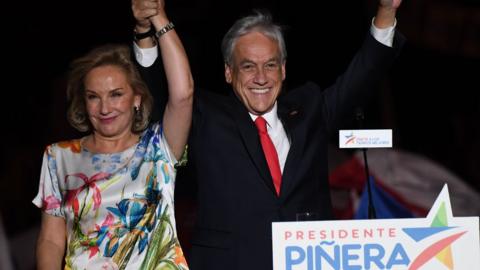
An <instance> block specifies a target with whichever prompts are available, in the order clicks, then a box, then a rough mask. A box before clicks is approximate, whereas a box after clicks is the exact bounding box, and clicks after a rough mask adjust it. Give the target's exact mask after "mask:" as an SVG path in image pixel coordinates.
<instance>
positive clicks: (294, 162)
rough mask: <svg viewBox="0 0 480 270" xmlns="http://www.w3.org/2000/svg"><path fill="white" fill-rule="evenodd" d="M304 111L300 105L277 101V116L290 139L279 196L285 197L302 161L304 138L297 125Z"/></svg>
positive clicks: (292, 184) (293, 182)
mask: <svg viewBox="0 0 480 270" xmlns="http://www.w3.org/2000/svg"><path fill="white" fill-rule="evenodd" d="M303 114H304V112H303V111H302V110H301V109H300V106H296V105H291V104H284V103H282V102H280V101H279V102H278V117H279V118H280V120H281V121H282V124H283V128H284V129H285V132H286V133H287V136H288V139H289V141H290V150H289V151H288V155H287V160H286V162H285V167H284V168H283V174H282V186H281V192H280V196H281V197H283V198H285V196H286V195H288V193H289V191H290V190H291V189H292V187H293V186H294V184H295V179H296V177H295V176H296V174H297V173H298V171H299V169H300V165H301V161H302V153H303V151H302V149H304V145H305V140H304V139H302V138H303V136H301V134H300V131H299V129H298V128H297V126H298V125H299V124H300V122H301V119H302V118H303V117H304V115H303Z"/></svg>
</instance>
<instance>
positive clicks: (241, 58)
mask: <svg viewBox="0 0 480 270" xmlns="http://www.w3.org/2000/svg"><path fill="white" fill-rule="evenodd" d="M154 2H155V1H151V0H134V4H133V5H132V7H133V10H134V14H135V17H136V19H137V25H138V23H143V24H144V25H148V19H147V18H148V16H147V14H152V13H155V12H154V10H153V9H155V8H154V7H153V6H155V5H154V4H152V3H154ZM400 2H401V0H381V1H380V3H379V8H378V11H377V14H376V17H375V19H374V21H373V25H372V30H371V32H372V34H369V35H368V36H367V37H366V40H365V42H364V44H363V45H362V47H361V49H360V50H359V51H358V53H357V54H356V55H355V57H354V59H353V60H352V62H351V63H350V65H349V67H348V68H347V70H346V72H345V73H344V74H342V75H341V76H340V77H339V78H338V80H337V81H336V83H335V84H334V85H333V86H331V87H329V88H327V89H325V90H324V91H321V90H320V89H319V87H318V86H317V85H315V84H313V83H306V84H304V85H303V86H300V87H299V88H297V89H293V90H291V91H288V92H286V93H284V94H283V95H280V92H281V89H282V83H283V80H284V79H285V76H286V70H285V64H286V49H285V44H284V40H283V36H282V33H281V31H280V28H279V27H278V26H277V25H275V24H273V23H272V22H271V20H270V18H269V17H268V16H265V15H264V14H255V15H252V16H248V17H245V18H242V19H240V20H238V21H237V22H236V23H235V24H234V25H233V26H232V27H231V28H230V30H229V31H228V32H227V34H226V35H225V37H224V39H223V42H222V52H223V56H224V61H225V79H226V81H227V82H228V83H229V84H231V85H232V88H233V93H232V94H231V95H230V96H220V95H216V94H214V93H209V92H206V91H196V94H197V95H196V97H195V101H194V112H193V124H192V130H191V133H190V139H189V158H188V162H189V166H190V167H191V169H192V170H193V171H194V175H195V177H196V179H197V182H198V201H197V202H198V212H197V220H196V226H195V231H194V236H193V239H192V249H191V251H190V252H191V253H190V257H189V258H188V263H189V265H190V267H191V269H193V270H197V269H208V270H212V269H213V270H215V269H222V270H224V269H239V270H240V269H242V270H243V269H259V270H264V269H272V242H271V224H272V222H275V221H291V220H296V217H297V215H298V214H300V215H301V214H303V213H307V212H308V213H313V214H314V215H315V217H316V218H317V219H321V220H322V219H331V218H332V213H331V203H330V195H329V186H328V179H327V142H328V134H329V132H335V131H336V129H335V127H336V125H337V123H338V121H339V119H341V118H342V117H343V116H345V115H348V114H350V113H351V112H352V111H353V108H355V107H356V105H357V104H356V103H357V101H359V100H361V97H363V96H366V95H367V94H368V93H369V92H370V91H371V89H373V88H374V87H375V84H376V83H377V82H378V81H379V80H380V79H381V78H382V76H383V75H384V74H385V71H386V69H387V68H388V67H389V66H390V64H391V63H392V61H393V59H394V58H395V55H396V54H397V53H398V49H399V47H400V46H401V43H402V42H403V40H402V38H401V37H400V36H399V35H398V34H397V35H394V29H393V26H394V24H395V13H396V9H397V8H398V7H399V5H400ZM147 3H148V4H147ZM152 7H153V8H152ZM147 11H148V12H147ZM143 30H144V31H145V30H148V27H144V29H143ZM373 35H374V36H375V37H373ZM379 41H380V42H379ZM148 42H149V41H142V42H139V43H138V44H137V45H138V46H140V47H149V46H150V47H151V45H153V44H147V43H148ZM382 43H383V44H382ZM392 45H393V47H392ZM136 49H137V53H136V57H137V60H139V62H140V64H142V65H144V66H148V65H149V64H150V63H151V62H152V61H151V59H152V56H151V55H150V56H149V54H150V53H152V49H147V51H145V50H139V48H138V47H136ZM153 55H154V56H153V59H155V57H156V56H155V53H153ZM147 62H150V63H147ZM150 69H152V68H146V69H144V74H145V78H147V80H148V78H151V77H149V72H150ZM260 116H261V117H262V118H263V119H264V120H266V129H267V132H265V131H264V130H261V129H262V127H261V122H262V121H263V120H257V119H258V118H259V117H260ZM263 125H264V126H263V128H265V123H263ZM256 126H258V130H257V127H256ZM267 133H268V135H267ZM272 144H273V146H274V147H275V148H274V150H273V152H275V153H274V154H272V151H271V148H270V147H271V145H272ZM269 145H270V146H269ZM180 226H181V225H180Z"/></svg>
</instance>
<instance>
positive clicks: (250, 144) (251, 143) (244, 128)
mask: <svg viewBox="0 0 480 270" xmlns="http://www.w3.org/2000/svg"><path fill="white" fill-rule="evenodd" d="M231 99H233V100H234V101H233V104H234V106H232V108H233V115H232V118H233V119H234V121H235V122H236V124H237V127H238V130H239V132H240V137H241V138H242V141H243V143H244V145H245V148H246V149H247V152H248V153H249V155H250V157H251V159H252V161H253V163H254V164H255V167H256V168H257V170H258V172H259V174H260V175H261V178H262V180H263V182H264V183H265V184H266V185H267V187H268V188H269V189H270V190H271V191H272V193H274V194H276V193H275V187H274V186H273V180H272V176H271V175H270V171H269V170H268V165H267V161H266V160H265V156H264V154H263V150H262V145H261V144H260V139H259V137H258V132H257V128H256V127H255V124H254V123H253V121H252V118H251V117H250V115H249V114H248V111H247V110H246V109H245V107H244V105H243V104H242V103H241V102H240V101H239V100H238V98H237V97H236V96H235V95H231Z"/></svg>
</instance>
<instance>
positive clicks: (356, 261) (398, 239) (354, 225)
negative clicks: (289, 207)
mask: <svg viewBox="0 0 480 270" xmlns="http://www.w3.org/2000/svg"><path fill="white" fill-rule="evenodd" d="M479 228H480V227H479V217H453V216H452V210H451V205H450V198H449V195H448V188H447V186H446V185H445V186H444V188H443V189H442V192H441V193H440V195H439V196H438V197H437V199H436V201H435V203H434V205H433V207H432V209H431V210H430V212H429V214H428V216H427V217H426V218H409V219H376V220H343V221H300V222H275V223H273V224H272V234H273V239H272V241H273V269H274V270H300V269H301V270H321V269H322V270H326V269H334V270H340V269H342V270H361V269H391V270H397V269H398V270H400V269H408V270H416V269H420V270H444V269H445V270H454V269H455V270H473V269H480V240H479Z"/></svg>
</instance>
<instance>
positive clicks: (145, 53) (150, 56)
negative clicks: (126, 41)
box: [133, 42, 158, 67]
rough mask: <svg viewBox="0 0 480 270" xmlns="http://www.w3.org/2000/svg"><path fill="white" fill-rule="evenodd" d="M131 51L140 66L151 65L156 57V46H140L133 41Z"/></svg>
mask: <svg viewBox="0 0 480 270" xmlns="http://www.w3.org/2000/svg"><path fill="white" fill-rule="evenodd" d="M133 52H134V54H135V59H137V62H138V63H139V64H140V65H141V66H142V67H149V66H151V65H153V63H154V62H155V60H156V59H157V57H158V50H157V46H153V47H151V48H140V47H138V45H137V43H135V42H133Z"/></svg>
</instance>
